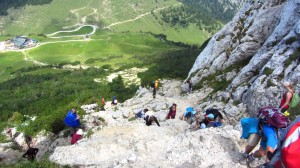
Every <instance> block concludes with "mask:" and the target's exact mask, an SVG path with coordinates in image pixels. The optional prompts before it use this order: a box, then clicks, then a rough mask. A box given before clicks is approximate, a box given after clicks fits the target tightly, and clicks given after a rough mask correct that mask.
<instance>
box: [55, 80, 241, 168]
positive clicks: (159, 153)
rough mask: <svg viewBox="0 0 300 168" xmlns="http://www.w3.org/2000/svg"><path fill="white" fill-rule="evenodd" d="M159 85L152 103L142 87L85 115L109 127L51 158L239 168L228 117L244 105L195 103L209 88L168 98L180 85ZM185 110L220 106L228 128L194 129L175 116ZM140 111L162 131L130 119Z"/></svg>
mask: <svg viewBox="0 0 300 168" xmlns="http://www.w3.org/2000/svg"><path fill="white" fill-rule="evenodd" d="M161 82H162V87H161V88H159V90H158V93H160V94H158V95H157V97H156V98H155V99H154V98H153V97H152V93H151V91H150V90H147V89H146V88H142V89H139V91H138V92H137V94H136V96H135V97H133V98H132V99H129V100H126V101H125V102H124V103H119V104H118V105H117V106H111V105H106V106H105V109H106V111H99V112H92V113H88V114H87V115H88V116H93V117H94V118H102V120H105V122H106V123H107V125H106V126H104V127H101V128H100V129H99V128H96V127H95V128H92V130H93V132H94V133H93V134H92V135H91V136H90V138H87V137H86V136H84V138H83V139H82V140H80V141H78V143H77V144H75V145H65V146H62V145H59V146H57V147H56V148H55V150H54V152H53V153H51V155H50V160H51V161H54V162H56V163H58V164H60V165H69V166H71V167H75V166H78V167H236V168H238V167H243V166H242V165H240V164H239V163H238V159H239V158H240V154H239V152H240V151H242V150H243V146H242V145H243V141H241V140H240V138H239V137H240V134H241V133H240V130H239V128H240V127H237V128H238V129H235V128H234V127H233V126H230V125H229V124H230V123H233V121H234V119H232V121H231V120H229V118H228V117H226V116H227V115H228V116H235V115H236V113H238V112H240V111H243V108H244V106H242V105H240V106H236V107H234V106H230V104H228V105H226V106H225V105H224V104H223V103H219V102H212V101H211V102H207V104H205V105H204V104H200V105H199V104H198V102H200V101H201V100H202V99H203V98H204V97H206V96H207V94H206V93H207V92H209V89H208V90H205V89H204V90H200V91H197V92H192V93H189V94H182V93H181V92H179V91H178V92H174V93H172V94H168V93H171V92H172V91H174V90H177V89H178V88H180V85H181V82H180V81H174V82H169V81H164V80H163V81H161ZM140 92H142V93H143V94H140ZM141 95H142V96H141ZM162 95H165V96H162ZM172 103H176V104H177V113H176V117H175V119H170V120H166V115H167V113H168V110H169V107H170V106H171V105H172ZM189 106H191V107H194V108H196V109H200V110H201V111H202V112H204V111H205V110H204V109H206V108H209V107H215V108H218V109H219V110H220V111H221V112H223V114H224V118H225V121H226V124H225V125H224V127H221V128H207V129H201V130H200V129H198V130H196V129H195V123H193V124H192V125H189V124H187V123H186V122H185V121H181V120H179V118H178V117H179V116H180V115H181V114H182V113H183V112H184V111H185V109H186V108H187V107H189ZM85 107H88V106H85ZM158 107H159V108H158ZM144 108H148V109H149V110H151V111H153V112H154V115H155V116H156V117H157V118H158V120H159V122H160V127H159V126H157V125H156V123H153V124H152V125H151V126H146V124H145V121H144V120H143V119H134V120H130V119H132V117H134V114H135V113H137V112H138V111H140V110H142V109H144ZM114 109H117V110H116V111H114ZM84 110H85V109H84ZM86 110H87V111H89V108H87V109H86ZM202 112H200V115H203V114H204V113H202ZM227 113H228V114H227ZM84 118H90V117H84ZM232 118H234V117H232ZM227 123H228V124H227ZM234 124H235V123H234ZM61 141H62V139H61V140H57V141H54V142H61ZM207 158H219V159H217V160H216V159H207Z"/></svg>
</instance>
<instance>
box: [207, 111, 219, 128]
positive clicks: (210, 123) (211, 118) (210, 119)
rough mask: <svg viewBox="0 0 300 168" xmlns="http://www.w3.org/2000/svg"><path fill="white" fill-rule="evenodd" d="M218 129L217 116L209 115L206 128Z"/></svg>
mask: <svg viewBox="0 0 300 168" xmlns="http://www.w3.org/2000/svg"><path fill="white" fill-rule="evenodd" d="M209 127H217V122H216V121H215V116H214V115H213V114H208V115H207V125H206V128H209Z"/></svg>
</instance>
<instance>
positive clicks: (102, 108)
mask: <svg viewBox="0 0 300 168" xmlns="http://www.w3.org/2000/svg"><path fill="white" fill-rule="evenodd" d="M104 106H105V100H104V98H102V99H101V104H100V110H105V108H104Z"/></svg>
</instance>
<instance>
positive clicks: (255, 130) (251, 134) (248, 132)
mask: <svg viewBox="0 0 300 168" xmlns="http://www.w3.org/2000/svg"><path fill="white" fill-rule="evenodd" d="M241 125H242V135H241V138H244V139H247V145H246V147H245V150H244V152H243V153H242V158H241V159H240V160H239V162H240V164H242V165H246V164H247V158H248V157H249V154H250V152H252V150H253V149H254V148H255V147H256V145H257V144H258V142H259V140H260V138H261V130H260V127H259V120H258V119H257V118H255V117H251V118H243V119H241Z"/></svg>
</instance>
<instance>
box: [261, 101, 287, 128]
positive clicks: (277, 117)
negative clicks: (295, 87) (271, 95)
mask: <svg viewBox="0 0 300 168" xmlns="http://www.w3.org/2000/svg"><path fill="white" fill-rule="evenodd" d="M257 117H258V118H259V120H260V121H261V122H262V123H265V124H269V125H271V126H273V127H275V128H286V127H287V126H288V125H289V123H290V121H289V118H288V117H286V116H285V115H284V114H283V113H281V112H280V110H279V109H278V108H276V107H270V106H267V107H263V108H261V109H260V110H259V111H258V115H257Z"/></svg>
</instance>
